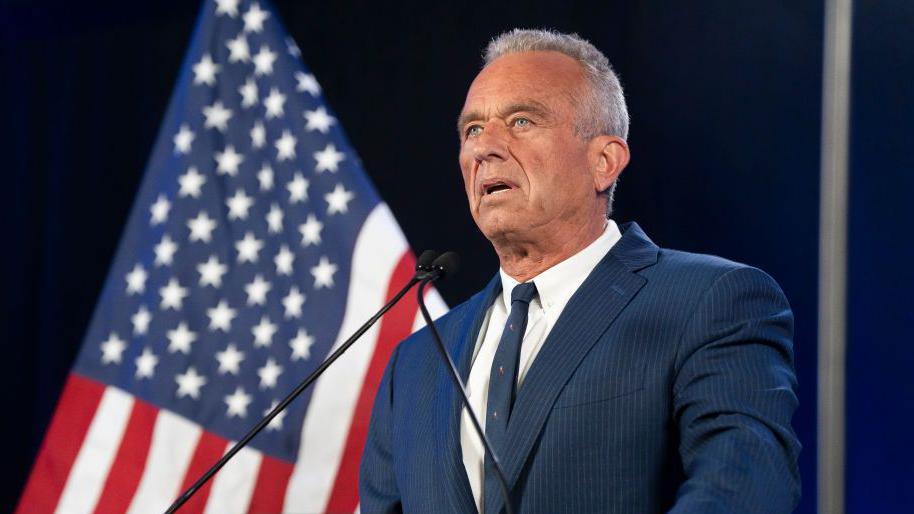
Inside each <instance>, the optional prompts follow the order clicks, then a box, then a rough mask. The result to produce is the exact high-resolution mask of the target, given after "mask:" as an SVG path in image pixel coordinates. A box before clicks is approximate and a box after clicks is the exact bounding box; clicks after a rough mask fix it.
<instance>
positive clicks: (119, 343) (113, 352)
mask: <svg viewBox="0 0 914 514" xmlns="http://www.w3.org/2000/svg"><path fill="white" fill-rule="evenodd" d="M125 348H127V343H125V342H124V341H123V340H122V339H121V338H120V337H118V336H117V334H115V333H114V332H111V334H109V335H108V339H106V340H105V341H104V342H103V343H102V364H111V363H112V362H113V363H115V364H120V363H121V354H122V353H124V349H125Z"/></svg>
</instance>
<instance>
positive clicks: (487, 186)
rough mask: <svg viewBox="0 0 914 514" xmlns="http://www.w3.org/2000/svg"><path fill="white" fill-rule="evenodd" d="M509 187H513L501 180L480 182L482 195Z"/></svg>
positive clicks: (508, 188)
mask: <svg viewBox="0 0 914 514" xmlns="http://www.w3.org/2000/svg"><path fill="white" fill-rule="evenodd" d="M511 189H514V187H513V186H512V185H511V184H509V183H507V182H505V181H503V180H492V181H486V182H484V183H483V184H482V196H489V195H494V194H498V193H500V192H502V191H509V190H511Z"/></svg>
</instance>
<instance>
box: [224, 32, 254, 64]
mask: <svg viewBox="0 0 914 514" xmlns="http://www.w3.org/2000/svg"><path fill="white" fill-rule="evenodd" d="M225 46H227V47H228V49H229V58H228V59H229V62H248V61H249V60H251V49H250V48H249V47H248V40H247V39H246V38H245V37H244V33H240V34H238V36H237V37H235V39H229V40H228V42H227V43H225Z"/></svg>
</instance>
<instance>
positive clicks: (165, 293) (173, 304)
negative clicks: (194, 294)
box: [159, 278, 188, 311]
mask: <svg viewBox="0 0 914 514" xmlns="http://www.w3.org/2000/svg"><path fill="white" fill-rule="evenodd" d="M159 294H160V295H161V296H162V303H160V304H159V308H161V309H162V310H165V309H174V310H176V311H178V310H181V305H182V304H183V303H184V298H185V297H186V296H187V295H188V292H187V288H186V287H181V284H180V283H179V282H178V279H176V278H172V279H171V280H169V281H168V284H165V287H163V288H160V289H159Z"/></svg>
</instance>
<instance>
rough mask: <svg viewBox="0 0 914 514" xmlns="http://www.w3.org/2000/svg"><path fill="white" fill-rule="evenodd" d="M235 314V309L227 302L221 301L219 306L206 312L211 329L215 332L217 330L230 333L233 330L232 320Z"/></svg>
mask: <svg viewBox="0 0 914 514" xmlns="http://www.w3.org/2000/svg"><path fill="white" fill-rule="evenodd" d="M235 314H236V311H235V309H233V308H231V307H229V305H228V303H227V302H226V301H225V300H219V304H218V305H216V306H215V307H213V308H212V309H207V310H206V315H207V316H209V329H210V330H212V331H214V332H215V331H216V330H221V331H223V332H228V331H229V330H231V329H232V319H233V318H234V317H235Z"/></svg>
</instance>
